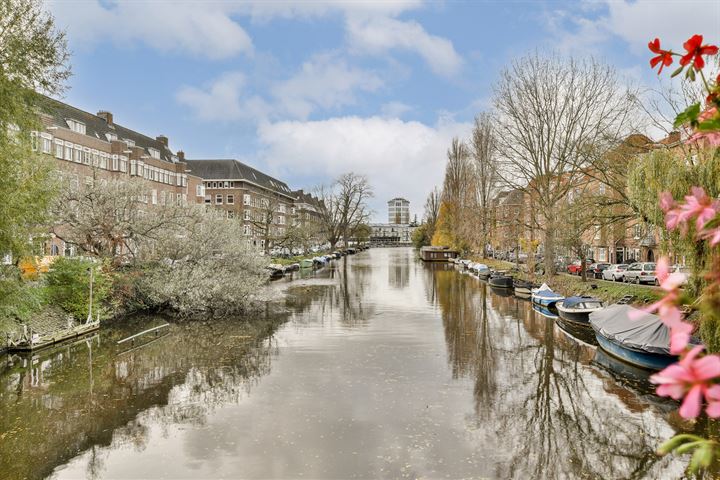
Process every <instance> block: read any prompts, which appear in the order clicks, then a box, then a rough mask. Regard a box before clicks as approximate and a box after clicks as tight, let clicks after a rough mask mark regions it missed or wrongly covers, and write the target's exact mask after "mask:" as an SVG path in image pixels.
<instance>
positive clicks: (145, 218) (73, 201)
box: [52, 178, 189, 265]
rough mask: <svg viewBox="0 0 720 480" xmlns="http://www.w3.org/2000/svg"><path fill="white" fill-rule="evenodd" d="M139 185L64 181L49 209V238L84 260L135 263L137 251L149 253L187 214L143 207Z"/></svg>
mask: <svg viewBox="0 0 720 480" xmlns="http://www.w3.org/2000/svg"><path fill="white" fill-rule="evenodd" d="M146 187H147V186H146V185H143V184H142V183H141V182H132V183H131V182H121V181H115V180H111V181H108V182H103V181H99V180H98V179H96V178H95V179H93V181H92V182H88V183H82V184H79V183H77V180H75V181H66V182H64V183H63V185H62V187H61V188H60V192H59V194H58V196H57V198H56V199H55V201H54V203H53V205H52V214H53V218H54V224H53V225H52V233H53V234H55V235H56V236H57V237H58V238H59V239H61V240H63V241H64V242H66V243H68V244H71V245H76V246H77V247H78V248H79V249H80V250H81V251H82V252H84V253H85V254H86V255H90V256H94V257H99V258H108V259H111V260H112V261H113V263H115V264H118V265H119V264H122V263H126V262H128V261H130V260H132V259H134V258H135V257H136V255H137V253H138V249H139V248H145V249H151V248H153V244H154V243H155V242H156V241H158V240H160V239H162V238H163V236H164V235H166V233H167V231H168V229H171V228H174V227H176V226H177V225H180V224H182V223H184V222H185V220H186V219H187V218H188V215H189V211H188V210H187V209H186V208H184V207H182V206H177V205H175V204H174V203H172V204H168V205H163V206H153V205H148V195H147V188H146Z"/></svg>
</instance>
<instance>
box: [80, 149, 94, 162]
mask: <svg viewBox="0 0 720 480" xmlns="http://www.w3.org/2000/svg"><path fill="white" fill-rule="evenodd" d="M82 163H84V164H85V165H90V164H92V157H91V155H90V149H89V148H83V152H82Z"/></svg>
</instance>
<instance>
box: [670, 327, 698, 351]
mask: <svg viewBox="0 0 720 480" xmlns="http://www.w3.org/2000/svg"><path fill="white" fill-rule="evenodd" d="M693 328H694V327H693V325H692V323H687V322H683V321H678V322H677V323H675V324H673V326H672V327H670V353H672V354H673V355H679V354H680V353H682V352H683V350H685V347H687V345H688V343H690V334H691V333H692V331H693Z"/></svg>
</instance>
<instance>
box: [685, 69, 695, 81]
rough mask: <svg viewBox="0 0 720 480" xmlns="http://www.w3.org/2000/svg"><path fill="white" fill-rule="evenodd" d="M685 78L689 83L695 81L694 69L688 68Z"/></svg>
mask: <svg viewBox="0 0 720 480" xmlns="http://www.w3.org/2000/svg"><path fill="white" fill-rule="evenodd" d="M686 76H687V78H689V79H690V81H691V82H694V81H695V69H694V68H692V67H690V68H688V70H687V74H686Z"/></svg>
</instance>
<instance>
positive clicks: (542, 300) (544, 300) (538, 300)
mask: <svg viewBox="0 0 720 480" xmlns="http://www.w3.org/2000/svg"><path fill="white" fill-rule="evenodd" d="M560 300H562V297H542V296H537V295H533V296H532V301H533V303H534V304H536V305H541V306H543V307H554V306H555V304H556V303H557V302H559V301H560Z"/></svg>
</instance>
